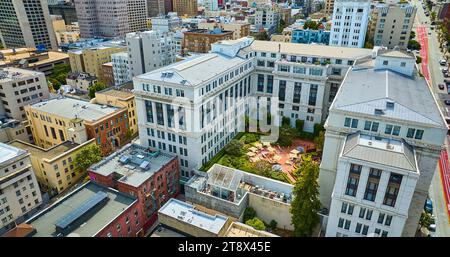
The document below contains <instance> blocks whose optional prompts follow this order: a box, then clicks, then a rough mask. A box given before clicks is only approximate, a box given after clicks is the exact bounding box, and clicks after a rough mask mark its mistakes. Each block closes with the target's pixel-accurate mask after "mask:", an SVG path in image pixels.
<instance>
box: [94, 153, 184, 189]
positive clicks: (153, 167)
mask: <svg viewBox="0 0 450 257" xmlns="http://www.w3.org/2000/svg"><path fill="white" fill-rule="evenodd" d="M175 158H176V157H175V156H172V155H169V154H166V153H160V152H150V151H149V150H148V148H146V147H143V146H140V145H137V144H128V145H126V146H124V147H123V148H122V149H120V150H119V151H117V152H115V153H113V154H111V155H109V156H108V157H106V158H105V159H103V160H102V161H101V162H99V163H97V164H94V165H93V166H91V168H90V170H91V171H93V172H95V173H98V174H100V175H103V176H109V175H111V174H112V173H115V174H117V175H118V176H119V177H121V178H120V179H119V180H118V181H119V182H122V183H124V184H127V185H131V186H133V187H138V186H140V185H141V184H142V183H144V182H145V181H146V180H147V179H149V178H151V177H152V176H153V174H155V173H156V172H157V171H159V170H160V169H161V168H162V167H163V166H164V165H166V164H167V163H169V162H170V161H171V160H173V159H175Z"/></svg>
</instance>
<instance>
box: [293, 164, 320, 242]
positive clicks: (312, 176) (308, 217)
mask: <svg viewBox="0 0 450 257" xmlns="http://www.w3.org/2000/svg"><path fill="white" fill-rule="evenodd" d="M318 177H319V165H318V164H317V163H316V162H314V161H312V160H308V159H306V160H304V161H303V163H302V166H301V167H300V175H299V178H298V180H297V182H296V183H295V186H294V191H293V197H294V199H293V201H292V203H291V209H290V212H291V214H292V225H294V235H295V236H310V235H311V233H312V231H313V229H314V227H315V226H316V225H317V224H318V223H319V221H320V219H319V215H318V214H317V212H318V211H319V210H320V206H321V205H320V201H319V183H318V181H317V180H318Z"/></svg>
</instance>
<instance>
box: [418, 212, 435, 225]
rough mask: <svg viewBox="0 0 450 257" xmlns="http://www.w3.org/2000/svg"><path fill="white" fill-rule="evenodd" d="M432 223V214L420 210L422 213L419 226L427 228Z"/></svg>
mask: <svg viewBox="0 0 450 257" xmlns="http://www.w3.org/2000/svg"><path fill="white" fill-rule="evenodd" d="M433 223H434V219H433V216H431V214H430V213H427V212H425V211H424V212H422V215H421V216H420V220H419V225H420V228H428V227H429V226H430V225H431V224H433Z"/></svg>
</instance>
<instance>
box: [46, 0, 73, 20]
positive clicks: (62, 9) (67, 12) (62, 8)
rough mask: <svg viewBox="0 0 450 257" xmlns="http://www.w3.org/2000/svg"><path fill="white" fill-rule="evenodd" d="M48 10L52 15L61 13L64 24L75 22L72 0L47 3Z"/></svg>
mask: <svg viewBox="0 0 450 257" xmlns="http://www.w3.org/2000/svg"><path fill="white" fill-rule="evenodd" d="M48 10H49V12H50V14H52V15H61V17H62V18H63V19H64V21H65V23H66V24H71V23H72V22H77V21H78V18H77V13H76V10H75V4H74V3H72V2H64V3H58V4H54V5H53V4H50V3H49V4H48Z"/></svg>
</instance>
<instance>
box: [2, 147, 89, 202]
mask: <svg viewBox="0 0 450 257" xmlns="http://www.w3.org/2000/svg"><path fill="white" fill-rule="evenodd" d="M9 144H10V145H11V146H13V147H16V148H18V149H22V150H25V151H27V152H28V153H29V155H30V160H31V166H32V167H33V170H34V174H35V176H36V179H37V182H38V184H39V188H41V190H42V191H45V192H47V193H49V195H50V196H55V195H57V194H61V193H62V192H65V191H66V190H68V189H70V188H72V187H73V186H75V185H76V184H77V183H78V182H80V181H81V180H83V179H84V178H85V177H86V175H87V174H86V172H84V171H82V170H77V168H76V167H75V166H74V160H75V158H76V156H77V154H79V153H80V152H81V150H83V149H84V148H85V147H87V146H90V145H93V144H95V139H91V140H88V141H86V142H84V143H82V144H78V143H75V142H71V141H65V142H63V143H61V144H59V145H55V146H53V147H51V148H48V149H44V148H42V147H39V146H36V145H33V144H30V143H26V142H23V141H20V140H14V141H11V142H10V143H9Z"/></svg>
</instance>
